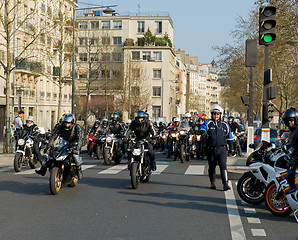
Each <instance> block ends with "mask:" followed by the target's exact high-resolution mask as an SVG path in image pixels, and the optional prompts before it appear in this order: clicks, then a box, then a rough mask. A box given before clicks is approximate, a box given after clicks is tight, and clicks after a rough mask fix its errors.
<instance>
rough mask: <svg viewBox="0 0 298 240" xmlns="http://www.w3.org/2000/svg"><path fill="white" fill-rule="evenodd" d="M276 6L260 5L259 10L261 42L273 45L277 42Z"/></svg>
mask: <svg viewBox="0 0 298 240" xmlns="http://www.w3.org/2000/svg"><path fill="white" fill-rule="evenodd" d="M275 15H276V7H274V6H267V7H260V12H259V44H260V45H272V44H274V42H275V39H276V34H275V25H276V21H275Z"/></svg>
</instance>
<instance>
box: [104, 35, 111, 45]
mask: <svg viewBox="0 0 298 240" xmlns="http://www.w3.org/2000/svg"><path fill="white" fill-rule="evenodd" d="M102 45H110V38H109V37H102Z"/></svg>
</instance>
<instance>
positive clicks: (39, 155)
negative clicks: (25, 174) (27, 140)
mask: <svg viewBox="0 0 298 240" xmlns="http://www.w3.org/2000/svg"><path fill="white" fill-rule="evenodd" d="M33 153H34V155H35V156H36V158H37V160H38V161H39V162H40V163H41V164H42V157H41V154H40V151H39V143H37V142H36V143H34V144H33Z"/></svg>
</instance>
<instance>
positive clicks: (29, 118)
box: [26, 116, 34, 127]
mask: <svg viewBox="0 0 298 240" xmlns="http://www.w3.org/2000/svg"><path fill="white" fill-rule="evenodd" d="M29 121H31V122H30V123H28V122H29ZM33 124H34V117H33V116H28V117H27V119H26V125H27V126H28V127H31V126H32V125H33Z"/></svg>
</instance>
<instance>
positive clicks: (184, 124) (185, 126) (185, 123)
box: [180, 119, 189, 131]
mask: <svg viewBox="0 0 298 240" xmlns="http://www.w3.org/2000/svg"><path fill="white" fill-rule="evenodd" d="M180 128H181V130H184V131H189V124H188V121H187V120H186V119H183V120H182V121H181V126H180Z"/></svg>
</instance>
